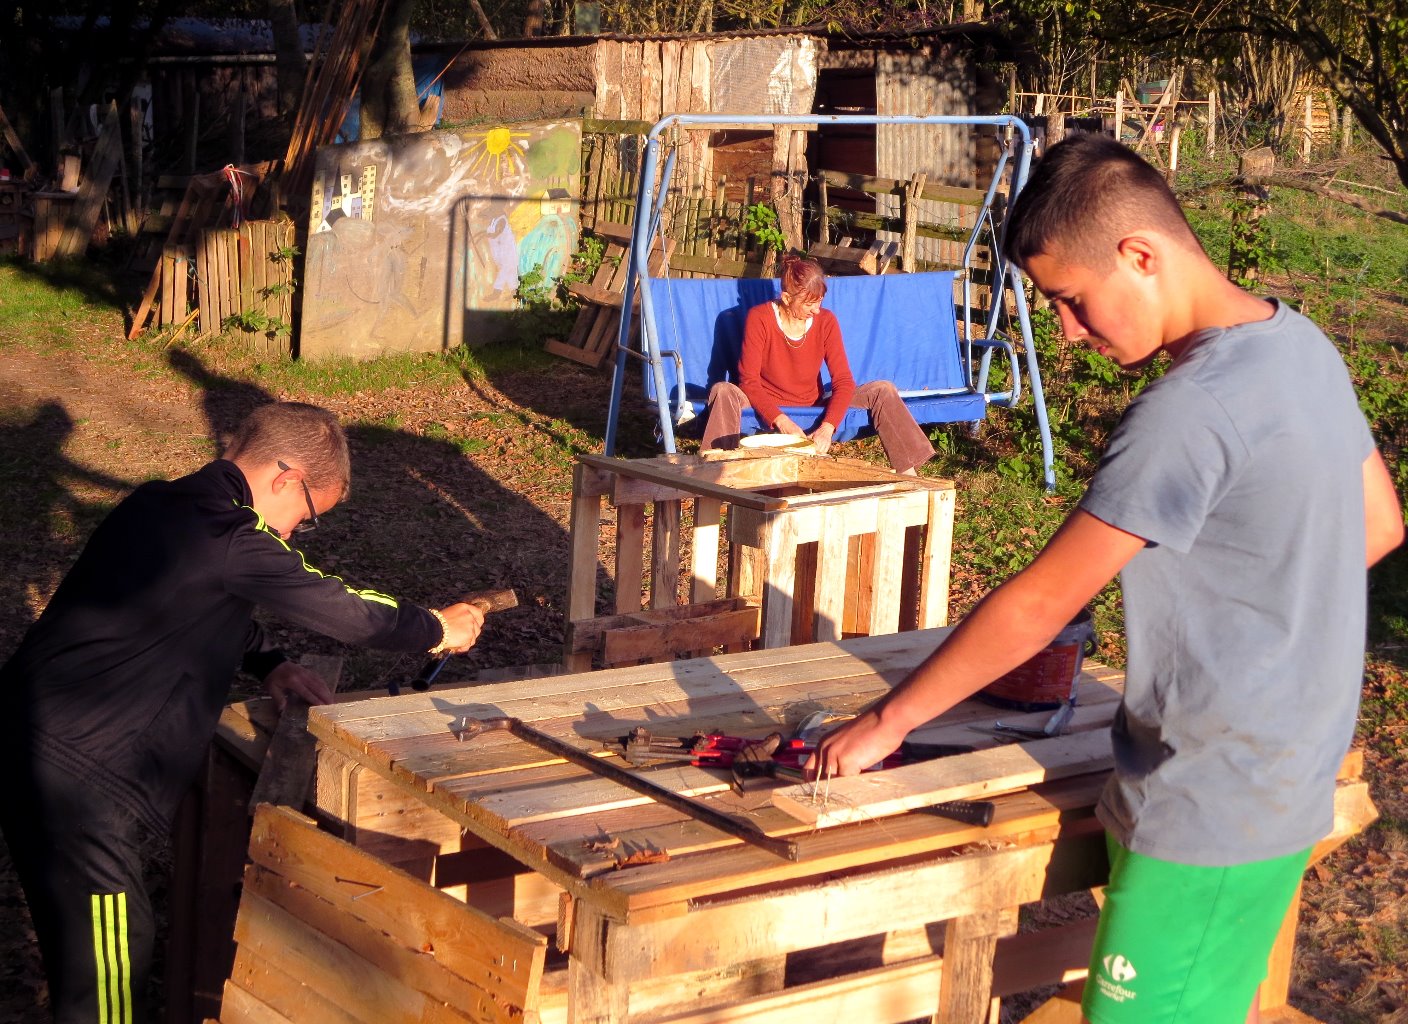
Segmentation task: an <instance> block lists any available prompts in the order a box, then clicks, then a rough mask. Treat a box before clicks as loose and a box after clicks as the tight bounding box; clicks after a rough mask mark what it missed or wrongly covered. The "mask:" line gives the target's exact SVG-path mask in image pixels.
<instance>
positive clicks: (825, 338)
mask: <svg viewBox="0 0 1408 1024" xmlns="http://www.w3.org/2000/svg"><path fill="white" fill-rule="evenodd" d="M822 363H825V364H826V368H827V370H828V371H829V372H830V374H831V397H830V398H829V399H828V400H827V402H826V413H825V415H824V416H823V419H825V420H826V422H828V423H830V424H831V425H832V427H839V426H840V425H841V417H843V416H845V415H846V410H847V409H848V408H849V407H850V404H851V396H852V395H853V394H855V390H856V382H855V380H854V379H852V377H851V365H850V363H849V362H847V360H846V349H845V346H844V345H842V344H841V326H840V324H838V323H837V322H836V315H835V314H834V313H832V312H831V310H829V309H822V310H818V311H817V314H816V316H815V317H813V318H812V325H811V328H810V329H809V330H808V331H807V333H806V334H804V335H803V336H802V340H801V341H793V340H791V339H790V338H788V337H787V335H785V334H783V333H782V328H781V327H779V326H778V325H777V317H776V315H775V314H774V313H773V303H771V302H764V303H762V304H760V305H757V306H754V307H753V308H752V309H750V310H749V311H748V320H747V322H746V323H745V324H744V327H743V352H742V353H741V355H740V356H739V359H738V386H739V387H740V388H742V389H743V393H744V394H745V395H747V396H748V401H749V402H751V403H752V405H753V411H754V412H756V413H757V414H758V418H759V419H760V420H761V421H762V422H764V423H766V424H767V425H768V426H772V425H773V423H774V422H775V421H776V420H777V417H778V416H779V415H780V414H781V409H780V406H784V405H820V404H821V365H822ZM798 426H800V427H802V428H803V429H807V427H808V424H805V423H799V424H798Z"/></svg>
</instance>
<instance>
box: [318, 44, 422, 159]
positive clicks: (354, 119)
mask: <svg viewBox="0 0 1408 1024" xmlns="http://www.w3.org/2000/svg"><path fill="white" fill-rule="evenodd" d="M411 70H412V71H414V72H415V76H416V95H417V96H418V97H419V98H420V105H421V108H422V109H424V108H425V104H426V101H427V100H429V99H430V97H432V96H442V97H443V96H444V95H445V80H444V79H443V78H441V77H440V73H441V72H442V71H444V70H445V58H444V56H443V55H441V54H438V53H437V54H431V55H429V56H422V57H412V58H411ZM432 82H434V84H433V85H432V84H431V83H432ZM435 123H436V124H439V123H440V116H439V115H438V114H437V115H436V117H435ZM361 130H362V91H361V90H360V89H358V90H357V94H356V95H355V96H353V97H352V102H351V104H349V105H348V107H347V116H346V117H344V118H343V119H342V127H341V128H339V129H338V132H337V138H336V139H335V140H334V141H336V142H356V141H357V139H358V137H359V136H360V133H361Z"/></svg>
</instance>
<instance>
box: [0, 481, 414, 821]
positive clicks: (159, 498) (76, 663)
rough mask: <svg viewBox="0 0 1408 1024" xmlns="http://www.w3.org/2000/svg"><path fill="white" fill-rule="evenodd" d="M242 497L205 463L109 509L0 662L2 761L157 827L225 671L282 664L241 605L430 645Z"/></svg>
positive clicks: (186, 779)
mask: <svg viewBox="0 0 1408 1024" xmlns="http://www.w3.org/2000/svg"><path fill="white" fill-rule="evenodd" d="M250 501H251V495H250V491H249V485H248V484H247V483H246V482H245V479H244V474H242V473H241V472H240V470H239V468H238V467H237V466H235V464H234V463H232V462H227V461H225V460H217V461H215V462H212V463H210V464H209V465H207V466H205V467H204V468H202V469H200V470H198V471H197V472H195V473H192V474H191V475H190V476H186V477H182V478H181V479H179V480H173V481H170V482H154V483H147V484H143V485H141V486H140V487H138V488H137V489H136V490H135V491H133V492H132V493H131V494H130V495H128V496H127V497H126V498H125V499H124V500H123V501H122V502H121V503H120V504H119V505H118V506H117V508H115V509H114V510H113V511H112V513H111V514H110V515H109V516H108V517H107V518H106V519H105V520H104V521H103V523H102V524H101V525H100V526H99V527H98V528H97V530H95V531H94V533H93V536H92V537H91V538H89V540H88V544H87V545H86V546H85V547H84V549H83V553H82V554H81V555H79V557H78V561H77V562H76V563H75V564H74V566H73V568H72V569H71V570H70V571H69V573H68V575H67V576H66V577H65V578H64V581H63V582H62V583H61V584H60V585H59V588H58V590H57V591H56V592H55V594H54V597H53V599H52V600H51V601H50V602H49V605H48V607H47V608H45V610H44V613H43V614H42V615H41V616H40V617H39V620H38V621H37V622H36V623H35V624H34V625H33V626H32V627H31V628H30V630H29V632H28V633H27V634H26V635H25V638H24V640H23V641H21V643H20V646H19V649H18V650H17V651H16V652H15V653H14V655H13V656H12V657H11V658H10V660H9V661H8V662H7V663H6V664H5V666H4V667H3V668H0V740H3V742H4V743H5V747H6V749H5V751H4V754H5V758H3V759H10V758H13V759H14V760H11V761H10V763H11V764H15V765H16V766H22V765H24V764H25V763H27V762H29V761H30V760H32V759H35V758H39V759H42V760H44V761H47V762H49V763H50V764H52V765H53V766H54V767H57V768H60V769H62V770H63V771H65V772H67V773H69V774H70V775H72V776H74V777H76V778H78V779H79V780H80V781H82V782H84V783H86V784H88V785H90V786H91V788H92V790H93V795H94V797H95V798H106V799H107V800H111V801H113V802H116V803H118V804H120V805H122V806H125V807H126V808H128V809H129V810H130V811H131V812H132V813H133V814H134V815H136V816H137V817H138V818H139V819H140V820H142V821H144V822H146V823H147V824H148V825H150V826H152V827H156V828H161V829H164V828H165V827H167V825H168V824H169V821H170V819H171V817H172V815H173V814H174V813H175V810H176V806H177V804H178V803H179V802H180V800H181V797H182V795H183V794H184V793H185V791H186V789H187V788H188V787H189V786H190V784H191V781H192V780H193V778H194V777H195V774H196V771H197V770H198V767H199V765H200V763H201V758H202V756H203V754H204V752H205V748H206V745H207V744H208V743H209V741H210V738H211V736H212V735H213V734H214V731H215V725H216V722H217V721H218V719H219V717H220V711H221V709H222V708H223V707H224V705H225V703H226V701H227V700H228V697H229V688H230V683H231V682H232V680H233V678H234V674H235V672H236V670H237V669H239V668H241V667H243V668H244V669H245V670H246V671H248V672H250V673H252V674H254V675H256V676H258V677H260V678H263V677H264V676H265V675H267V674H268V673H269V672H270V671H271V670H272V669H273V668H274V667H275V666H276V665H278V664H280V663H281V662H283V661H284V660H285V659H284V656H283V654H282V653H281V652H279V651H277V650H274V649H272V648H271V647H270V645H269V644H268V643H267V641H266V640H265V636H264V632H263V630H262V628H261V627H260V626H259V624H258V623H257V622H255V621H254V619H253V611H254V606H255V605H259V606H261V607H263V608H265V609H267V610H268V611H270V612H273V613H274V614H276V615H278V616H279V617H281V618H283V619H286V620H288V621H290V622H293V623H297V624H298V625H300V626H304V627H307V628H308V629H313V630H317V631H318V632H320V633H324V634H326V635H328V636H331V637H334V638H336V639H338V640H342V641H345V642H347V643H354V644H361V645H365V646H369V647H379V648H382V649H385V650H393V651H425V650H428V649H430V648H432V647H434V646H435V645H436V644H437V643H439V641H440V636H441V629H440V625H439V623H438V622H436V620H435V619H434V617H433V616H431V614H430V613H429V612H428V611H426V610H425V609H423V608H420V607H417V606H415V605H408V604H401V603H398V602H397V601H396V600H395V599H394V598H392V597H388V596H386V595H384V594H379V593H376V592H375V591H369V590H353V589H351V588H350V587H348V586H346V585H345V584H344V583H343V582H342V581H341V580H340V579H338V578H337V577H335V576H326V575H324V574H323V573H321V572H319V571H318V570H317V569H314V568H312V567H311V566H309V565H308V564H307V563H306V562H305V561H304V560H303V556H302V554H301V553H300V552H298V551H297V550H295V549H293V548H290V547H289V546H288V545H287V544H285V543H284V541H283V540H281V539H280V538H279V536H278V535H277V534H276V533H274V532H273V531H272V530H270V529H269V528H268V527H267V526H266V525H265V524H264V521H263V518H262V517H261V516H259V515H258V514H257V513H256V512H255V511H254V509H253V508H252V507H250ZM21 770H23V769H21Z"/></svg>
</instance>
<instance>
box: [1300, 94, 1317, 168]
mask: <svg viewBox="0 0 1408 1024" xmlns="http://www.w3.org/2000/svg"><path fill="white" fill-rule="evenodd" d="M1314 116H1315V100H1314V99H1313V98H1312V97H1311V94H1310V93H1306V94H1305V114H1304V120H1305V126H1304V132H1303V133H1302V135H1301V140H1300V162H1301V163H1303V164H1308V163H1310V141H1311V130H1312V128H1313V127H1314V124H1313V118H1314Z"/></svg>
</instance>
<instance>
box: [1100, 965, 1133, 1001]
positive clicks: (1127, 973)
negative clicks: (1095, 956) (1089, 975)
mask: <svg viewBox="0 0 1408 1024" xmlns="http://www.w3.org/2000/svg"><path fill="white" fill-rule="evenodd" d="M1100 962H1101V964H1102V965H1104V968H1105V971H1104V973H1103V974H1099V975H1096V977H1095V983H1096V986H1097V987H1098V988H1099V989H1100V994H1101V995H1102V996H1104V997H1105V998H1106V999H1109V1000H1110V1001H1111V1002H1116V1003H1126V1002H1129V1001H1130V1000H1131V999H1134V998H1135V997H1136V996H1137V995H1138V994H1139V993H1137V992H1135V991H1134V989H1132V988H1126V987H1125V982H1128V981H1133V980H1134V979H1135V978H1136V977H1138V972H1137V971H1136V970H1135V969H1134V965H1133V964H1132V963H1130V962H1129V961H1128V960H1126V959H1125V958H1124V957H1123V956H1121V955H1120V954H1118V953H1111V954H1110V955H1109V956H1107V957H1105V958H1104V959H1103V960H1101V961H1100Z"/></svg>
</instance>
